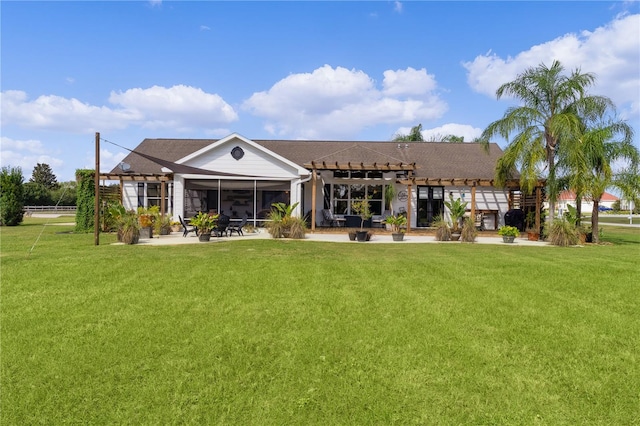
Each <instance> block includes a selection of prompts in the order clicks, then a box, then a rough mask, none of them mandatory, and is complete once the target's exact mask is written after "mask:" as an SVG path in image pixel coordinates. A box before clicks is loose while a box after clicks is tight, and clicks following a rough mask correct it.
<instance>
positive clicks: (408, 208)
mask: <svg viewBox="0 0 640 426" xmlns="http://www.w3.org/2000/svg"><path fill="white" fill-rule="evenodd" d="M407 232H411V184H410V183H409V184H407Z"/></svg>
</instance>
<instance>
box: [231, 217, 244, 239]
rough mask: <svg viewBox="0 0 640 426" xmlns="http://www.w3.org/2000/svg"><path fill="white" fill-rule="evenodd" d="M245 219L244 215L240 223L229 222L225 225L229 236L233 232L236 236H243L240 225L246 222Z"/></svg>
mask: <svg viewBox="0 0 640 426" xmlns="http://www.w3.org/2000/svg"><path fill="white" fill-rule="evenodd" d="M247 220H248V218H247V215H244V216H243V217H242V220H241V221H240V223H238V224H230V225H229V226H227V232H228V233H229V236H232V235H233V233H234V232H235V233H237V234H238V236H240V235H243V236H244V232H242V227H243V226H245V225H246V224H247Z"/></svg>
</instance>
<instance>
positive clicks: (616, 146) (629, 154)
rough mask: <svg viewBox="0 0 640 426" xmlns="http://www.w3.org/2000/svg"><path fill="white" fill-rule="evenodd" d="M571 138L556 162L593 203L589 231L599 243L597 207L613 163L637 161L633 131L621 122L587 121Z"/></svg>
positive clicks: (610, 177) (610, 181)
mask: <svg viewBox="0 0 640 426" xmlns="http://www.w3.org/2000/svg"><path fill="white" fill-rule="evenodd" d="M585 124H586V126H585V128H584V130H583V131H582V132H581V133H580V134H578V135H576V136H577V137H576V138H574V139H569V138H567V139H565V140H563V144H562V146H561V147H560V152H559V159H560V161H559V162H558V164H559V166H560V167H563V166H564V167H565V168H566V170H567V172H568V173H569V183H570V187H571V188H579V190H580V191H581V192H583V193H584V195H586V196H587V197H589V198H590V199H591V201H592V202H593V210H592V212H591V231H592V233H593V242H594V243H597V242H598V238H599V237H598V235H599V229H598V219H599V212H600V210H599V204H600V200H601V199H602V196H603V194H604V193H605V191H606V190H607V188H608V187H610V186H612V184H613V183H614V172H613V164H614V162H616V161H621V160H626V161H629V162H631V164H633V165H637V163H638V160H639V158H640V154H639V153H638V149H637V148H636V147H635V146H634V145H633V142H632V139H633V130H632V129H631V127H630V126H629V125H628V124H626V123H625V122H623V121H617V120H611V119H605V118H604V117H603V118H601V119H600V120H597V121H595V122H593V123H589V122H586V123H585Z"/></svg>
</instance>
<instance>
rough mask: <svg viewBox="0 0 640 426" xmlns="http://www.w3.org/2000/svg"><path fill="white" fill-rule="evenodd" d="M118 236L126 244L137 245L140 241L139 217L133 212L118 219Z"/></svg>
mask: <svg viewBox="0 0 640 426" xmlns="http://www.w3.org/2000/svg"><path fill="white" fill-rule="evenodd" d="M118 235H119V236H120V239H121V241H122V242H123V243H125V244H137V243H138V240H139V239H140V223H139V222H138V215H137V214H136V213H135V212H134V211H133V210H131V211H128V212H125V213H124V214H122V215H121V216H120V218H119V219H118Z"/></svg>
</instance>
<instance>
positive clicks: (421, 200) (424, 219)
mask: <svg viewBox="0 0 640 426" xmlns="http://www.w3.org/2000/svg"><path fill="white" fill-rule="evenodd" d="M443 212H444V187H443V186H418V209H417V213H416V224H417V226H418V227H423V228H424V227H428V226H431V223H433V219H434V218H435V217H437V216H439V215H442V214H443Z"/></svg>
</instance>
